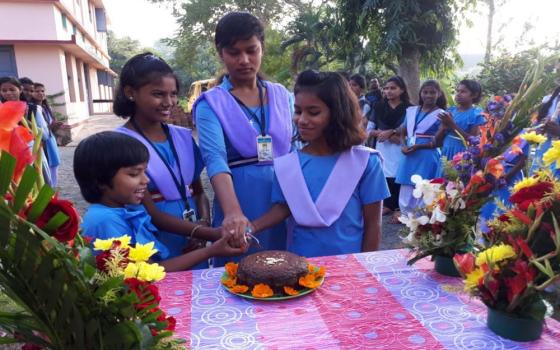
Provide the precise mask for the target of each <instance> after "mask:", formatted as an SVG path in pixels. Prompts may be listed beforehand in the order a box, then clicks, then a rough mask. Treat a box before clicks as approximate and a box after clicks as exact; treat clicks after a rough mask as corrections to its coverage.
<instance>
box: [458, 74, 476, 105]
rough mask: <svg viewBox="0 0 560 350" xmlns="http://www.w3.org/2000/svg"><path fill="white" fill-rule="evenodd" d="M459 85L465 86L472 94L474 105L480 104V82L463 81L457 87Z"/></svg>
mask: <svg viewBox="0 0 560 350" xmlns="http://www.w3.org/2000/svg"><path fill="white" fill-rule="evenodd" d="M459 85H463V86H465V87H466V88H467V90H469V91H470V92H471V95H473V103H474V104H477V103H479V102H480V100H481V99H482V86H480V83H479V82H478V81H476V80H473V79H463V80H461V81H460V82H459V84H458V85H457V86H459Z"/></svg>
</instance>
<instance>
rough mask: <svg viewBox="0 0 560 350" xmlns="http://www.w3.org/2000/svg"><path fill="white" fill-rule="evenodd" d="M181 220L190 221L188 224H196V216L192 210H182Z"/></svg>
mask: <svg viewBox="0 0 560 350" xmlns="http://www.w3.org/2000/svg"><path fill="white" fill-rule="evenodd" d="M183 220H186V221H190V222H196V214H195V212H194V209H192V208H191V209H188V210H187V209H185V210H183Z"/></svg>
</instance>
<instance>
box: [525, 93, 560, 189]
mask: <svg viewBox="0 0 560 350" xmlns="http://www.w3.org/2000/svg"><path fill="white" fill-rule="evenodd" d="M559 102H560V86H558V87H557V88H556V89H555V90H554V91H553V92H552V94H551V95H548V96H545V98H544V99H543V102H542V104H541V106H540V107H539V111H538V115H537V123H538V124H543V127H542V128H541V132H543V133H544V134H545V135H546V138H547V139H546V141H545V142H543V143H542V144H541V145H540V146H539V147H538V148H537V150H536V151H535V158H534V160H533V164H532V165H531V173H534V172H535V171H537V170H539V169H540V168H542V167H543V161H542V159H543V155H544V154H545V153H546V151H548V150H549V149H550V147H552V141H553V140H554V139H558V138H559V137H560V123H559V116H560V104H559ZM551 170H552V172H553V174H554V176H556V177H558V178H560V169H556V163H552V165H551Z"/></svg>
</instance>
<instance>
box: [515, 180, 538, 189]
mask: <svg viewBox="0 0 560 350" xmlns="http://www.w3.org/2000/svg"><path fill="white" fill-rule="evenodd" d="M537 182H538V180H537V179H536V178H534V177H525V178H523V179H521V180H519V181H518V182H516V183H515V185H513V192H517V191H519V190H520V189H522V188H525V187H530V186H533V185H534V184H536V183H537Z"/></svg>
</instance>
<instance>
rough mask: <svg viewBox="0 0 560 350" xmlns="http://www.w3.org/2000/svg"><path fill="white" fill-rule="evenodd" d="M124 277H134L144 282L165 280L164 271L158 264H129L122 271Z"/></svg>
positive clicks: (142, 262)
mask: <svg viewBox="0 0 560 350" xmlns="http://www.w3.org/2000/svg"><path fill="white" fill-rule="evenodd" d="M124 276H125V278H131V277H135V278H137V279H139V280H140V281H145V282H154V281H160V280H162V279H163V278H165V269H164V268H163V266H160V265H158V264H148V263H146V262H144V261H141V262H138V263H129V264H128V265H127V266H126V268H125V269H124Z"/></svg>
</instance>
